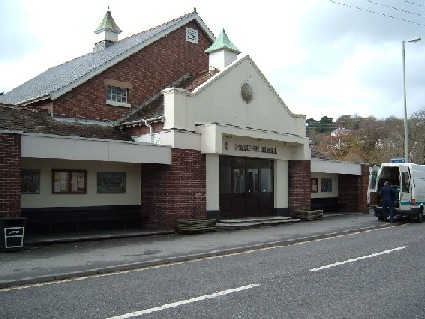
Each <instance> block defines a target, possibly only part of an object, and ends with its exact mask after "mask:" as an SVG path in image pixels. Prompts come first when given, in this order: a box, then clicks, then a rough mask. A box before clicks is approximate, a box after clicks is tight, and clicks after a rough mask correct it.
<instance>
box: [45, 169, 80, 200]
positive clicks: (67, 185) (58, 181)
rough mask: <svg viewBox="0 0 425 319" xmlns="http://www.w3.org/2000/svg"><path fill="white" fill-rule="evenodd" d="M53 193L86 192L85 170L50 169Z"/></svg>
mask: <svg viewBox="0 0 425 319" xmlns="http://www.w3.org/2000/svg"><path fill="white" fill-rule="evenodd" d="M52 193H53V194H86V193H87V171H82V170H59V169H57V170H56V169H54V170H52Z"/></svg>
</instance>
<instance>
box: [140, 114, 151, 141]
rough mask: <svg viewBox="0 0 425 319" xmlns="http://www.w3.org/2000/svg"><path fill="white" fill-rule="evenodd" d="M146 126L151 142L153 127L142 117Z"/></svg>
mask: <svg viewBox="0 0 425 319" xmlns="http://www.w3.org/2000/svg"><path fill="white" fill-rule="evenodd" d="M142 121H143V122H144V123H145V125H146V126H147V127H149V135H150V137H151V143H153V127H152V125H150V124H149V123H148V120H145V119H142Z"/></svg>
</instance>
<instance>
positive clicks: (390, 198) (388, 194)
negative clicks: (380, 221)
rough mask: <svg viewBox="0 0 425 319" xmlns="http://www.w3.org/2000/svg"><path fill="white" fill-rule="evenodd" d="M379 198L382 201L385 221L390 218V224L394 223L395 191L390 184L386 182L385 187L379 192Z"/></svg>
mask: <svg viewBox="0 0 425 319" xmlns="http://www.w3.org/2000/svg"><path fill="white" fill-rule="evenodd" d="M379 197H381V199H382V214H383V217H384V220H387V217H388V216H389V217H390V223H394V191H393V188H392V187H391V185H390V182H388V181H385V183H384V187H382V188H381V190H380V191H379Z"/></svg>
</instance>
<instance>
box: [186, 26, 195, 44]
mask: <svg viewBox="0 0 425 319" xmlns="http://www.w3.org/2000/svg"><path fill="white" fill-rule="evenodd" d="M186 41H187V42H191V43H196V44H197V43H198V30H196V29H192V28H186Z"/></svg>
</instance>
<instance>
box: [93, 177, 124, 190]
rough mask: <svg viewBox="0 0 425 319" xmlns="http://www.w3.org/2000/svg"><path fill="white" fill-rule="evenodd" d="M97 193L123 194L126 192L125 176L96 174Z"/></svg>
mask: <svg viewBox="0 0 425 319" xmlns="http://www.w3.org/2000/svg"><path fill="white" fill-rule="evenodd" d="M97 192H98V193H103V194H107V193H109V194H110V193H125V192H126V174H125V173H115V172H98V173H97Z"/></svg>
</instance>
